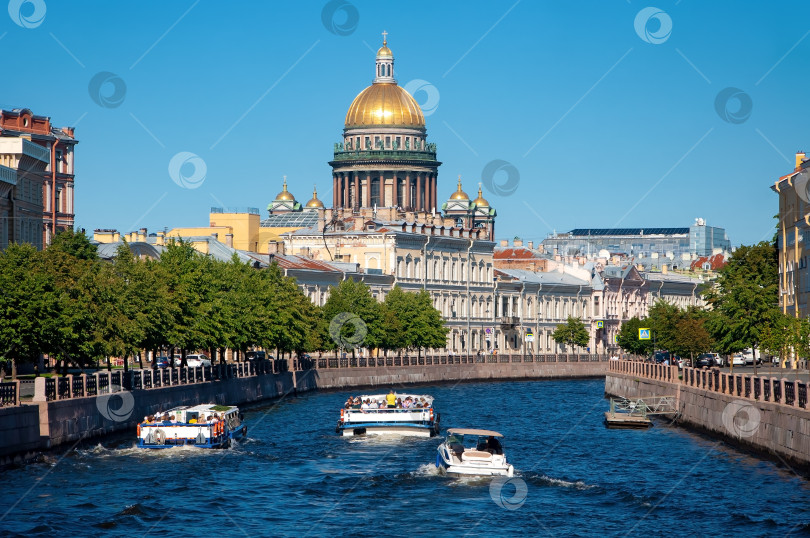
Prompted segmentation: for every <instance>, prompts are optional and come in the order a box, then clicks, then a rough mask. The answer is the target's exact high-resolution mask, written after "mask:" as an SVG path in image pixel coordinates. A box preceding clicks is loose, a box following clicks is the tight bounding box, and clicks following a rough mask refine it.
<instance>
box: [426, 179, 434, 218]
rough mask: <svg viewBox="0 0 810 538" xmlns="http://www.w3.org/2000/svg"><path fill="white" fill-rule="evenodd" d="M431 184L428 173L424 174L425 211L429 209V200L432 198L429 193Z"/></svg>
mask: <svg viewBox="0 0 810 538" xmlns="http://www.w3.org/2000/svg"><path fill="white" fill-rule="evenodd" d="M430 190H431V184H430V174H425V211H430V209H431V207H433V206H431V205H430V200H431V199H432V196H433V195H432V194H430Z"/></svg>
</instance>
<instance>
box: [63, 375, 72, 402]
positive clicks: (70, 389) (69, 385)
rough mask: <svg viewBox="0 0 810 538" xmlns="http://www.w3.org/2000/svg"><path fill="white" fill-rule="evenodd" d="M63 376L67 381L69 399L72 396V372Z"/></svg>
mask: <svg viewBox="0 0 810 538" xmlns="http://www.w3.org/2000/svg"><path fill="white" fill-rule="evenodd" d="M65 377H66V378H67V383H68V399H70V398H73V374H68V375H66V376H65Z"/></svg>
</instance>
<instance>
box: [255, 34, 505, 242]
mask: <svg viewBox="0 0 810 538" xmlns="http://www.w3.org/2000/svg"><path fill="white" fill-rule="evenodd" d="M341 138H342V140H341V142H338V143H336V144H335V147H334V158H333V160H331V161H330V162H329V166H330V167H331V168H332V193H331V194H332V204H331V208H326V207H325V206H324V203H323V202H322V201H321V200H319V199H318V197H317V191H315V192H313V197H312V199H311V200H310V201H309V202H307V203H306V204H301V203H299V202H298V201H296V199H295V197H294V196H293V195H292V194H291V193H290V192H289V191H288V190H287V181H286V178H285V180H284V186H283V190H282V192H280V193H279V194H278V195H277V196H276V198H275V199H274V200H273V201H272V202H271V203H270V204H269V205H268V208H267V209H268V211H269V213H270V215H269V218H267V219H265V220H264V221H263V222H262V226H263V227H271V228H277V229H279V228H280V229H287V230H288V229H289V228H290V227H291V226H290V225H291V224H292V223H293V222H295V223H297V224H299V225H305V226H306V225H310V226H311V225H314V224H315V223H316V222H317V223H318V227H319V228H320V229H321V231H325V230H332V231H338V230H351V229H358V228H359V226H360V225H361V224H362V225H365V224H366V223H367V222H374V223H376V224H382V223H389V224H394V223H398V224H402V225H408V224H411V225H419V226H425V225H427V226H431V227H434V228H442V229H446V230H447V229H451V228H456V229H458V230H465V232H466V233H465V235H467V236H473V237H475V238H477V239H482V240H488V241H493V240H494V234H495V216H496V212H495V209H494V208H492V207H490V205H489V202H487V200H486V199H484V197H483V195H482V194H483V193H482V190H481V188H480V184H479V189H478V197H477V198H476V199H474V200H472V199H470V197H469V196H468V195H467V194H466V193H465V192H464V190H463V189H462V186H461V177H459V178H458V185H457V189H456V191H455V192H454V193H453V194H452V195H451V196H450V199H449V200H447V201H446V202H444V203H442V204H441V205H440V204H439V202H438V195H437V192H438V171H439V166H441V164H442V163H441V162H439V161H438V160H437V159H436V144H433V143H431V142H429V141H428V138H427V129H426V126H425V116H424V114H423V113H422V109H421V108H420V107H419V104H418V103H417V102H416V101H415V100H414V98H413V97H412V96H411V95H410V94H409V93H408V92H407V91H405V90H404V89H403V88H401V87H400V86H399V85H398V84H397V81H396V79H395V78H394V55H393V53H392V52H391V49H390V48H389V47H388V42H387V40H386V33H385V32H383V44H382V47H380V49H379V50H378V51H377V56H376V59H375V66H374V78H373V81H372V84H371V85H370V86H368V87H367V88H366V89H364V90H363V91H361V92H360V93H359V94H358V95H357V97H355V98H354V100H353V101H352V103H351V105H350V106H349V110H348V112H347V113H346V119H345V123H344V127H343V134H342V137H341ZM450 233H451V232H448V235H449V234H450Z"/></svg>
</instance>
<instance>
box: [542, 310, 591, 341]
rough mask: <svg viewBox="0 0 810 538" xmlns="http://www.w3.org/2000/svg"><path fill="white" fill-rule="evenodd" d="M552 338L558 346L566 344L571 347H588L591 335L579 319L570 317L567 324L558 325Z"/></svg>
mask: <svg viewBox="0 0 810 538" xmlns="http://www.w3.org/2000/svg"><path fill="white" fill-rule="evenodd" d="M551 337H552V338H553V339H554V341H555V342H557V343H558V344H565V345H567V346H570V347H574V346H579V347H586V346H587V345H588V342H590V333H588V329H587V328H585V324H584V323H582V320H581V319H579V318H574V317H571V316H568V320H567V321H566V322H565V323H561V324H559V325H557V328H556V329H554V332H553V333H552V334H551Z"/></svg>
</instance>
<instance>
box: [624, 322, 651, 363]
mask: <svg viewBox="0 0 810 538" xmlns="http://www.w3.org/2000/svg"><path fill="white" fill-rule="evenodd" d="M644 328H650V324H649V322H648V320H647V319H643V320H641V319H639V318H638V317H637V316H636V317H632V318H630V319H629V320H627V321H625V322H624V323H623V324H622V326H621V328H620V329H619V333H618V334H617V335H616V336H617V338H616V340H617V343H618V344H619V347H620V348H622V349H623V350H625V351H626V352H627V353H632V354H634V355H649V354H650V353H652V346H653V344H652V340H639V338H638V330H639V329H644Z"/></svg>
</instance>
